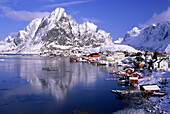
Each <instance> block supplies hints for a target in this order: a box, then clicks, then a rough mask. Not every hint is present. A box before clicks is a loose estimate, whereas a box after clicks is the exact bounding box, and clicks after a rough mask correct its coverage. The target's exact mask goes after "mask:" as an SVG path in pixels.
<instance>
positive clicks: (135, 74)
mask: <svg viewBox="0 0 170 114" xmlns="http://www.w3.org/2000/svg"><path fill="white" fill-rule="evenodd" d="M130 77H138V78H139V79H141V78H142V74H141V73H138V72H134V73H133V74H131V75H130Z"/></svg>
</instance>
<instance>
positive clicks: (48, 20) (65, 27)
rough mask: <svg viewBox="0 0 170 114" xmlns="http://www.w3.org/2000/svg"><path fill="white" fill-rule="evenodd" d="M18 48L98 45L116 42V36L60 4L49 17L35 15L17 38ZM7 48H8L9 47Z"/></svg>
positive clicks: (29, 49) (41, 49)
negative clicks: (72, 16)
mask: <svg viewBox="0 0 170 114" xmlns="http://www.w3.org/2000/svg"><path fill="white" fill-rule="evenodd" d="M13 42H14V44H15V47H14V46H13V48H11V49H12V50H15V51H16V52H42V51H44V50H53V49H56V48H58V47H60V46H70V47H97V46H100V45H102V44H106V45H110V44H112V37H111V35H110V34H109V33H106V32H105V31H103V30H98V27H97V26H96V25H94V24H93V23H89V22H86V23H83V24H78V23H76V22H74V21H73V20H71V19H70V18H69V16H68V15H67V14H66V12H65V10H64V9H63V8H57V9H56V10H54V11H53V12H52V13H51V14H50V15H49V16H48V17H45V18H43V19H34V20H33V21H32V22H31V23H30V24H29V25H28V26H27V27H26V28H25V29H24V30H20V31H19V32H18V36H17V38H15V39H14V41H13ZM6 51H7V50H6Z"/></svg>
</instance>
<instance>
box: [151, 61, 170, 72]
mask: <svg viewBox="0 0 170 114" xmlns="http://www.w3.org/2000/svg"><path fill="white" fill-rule="evenodd" d="M154 68H155V69H157V70H168V60H165V59H162V60H157V61H156V62H154Z"/></svg>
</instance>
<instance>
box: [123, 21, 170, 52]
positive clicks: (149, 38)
mask: <svg viewBox="0 0 170 114" xmlns="http://www.w3.org/2000/svg"><path fill="white" fill-rule="evenodd" d="M122 44H125V45H129V46H132V47H134V48H135V49H138V50H151V51H168V49H169V48H167V46H168V44H170V22H163V23H158V24H157V25H155V24H154V25H152V26H149V27H146V28H143V29H141V30H140V29H138V28H137V27H135V28H133V29H132V30H131V31H128V32H127V33H126V35H125V37H124V40H123V41H122ZM165 49H166V50H165Z"/></svg>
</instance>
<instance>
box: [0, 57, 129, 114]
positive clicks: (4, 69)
mask: <svg viewBox="0 0 170 114" xmlns="http://www.w3.org/2000/svg"><path fill="white" fill-rule="evenodd" d="M0 59H4V61H0V114H67V113H68V114H74V113H75V114H76V113H78V112H88V113H92V114H110V113H113V112H115V111H117V110H121V109H123V108H124V107H126V106H127V103H125V102H122V101H121V100H119V99H116V96H115V94H113V93H111V92H110V90H111V89H122V87H121V86H118V84H117V82H116V81H104V78H108V77H113V76H112V75H110V74H109V73H108V71H109V68H107V67H104V66H93V65H91V64H87V63H70V62H69V59H68V58H66V57H56V58H46V57H1V58H0ZM48 67H50V68H52V70H53V71H48V70H46V69H44V68H48Z"/></svg>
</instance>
